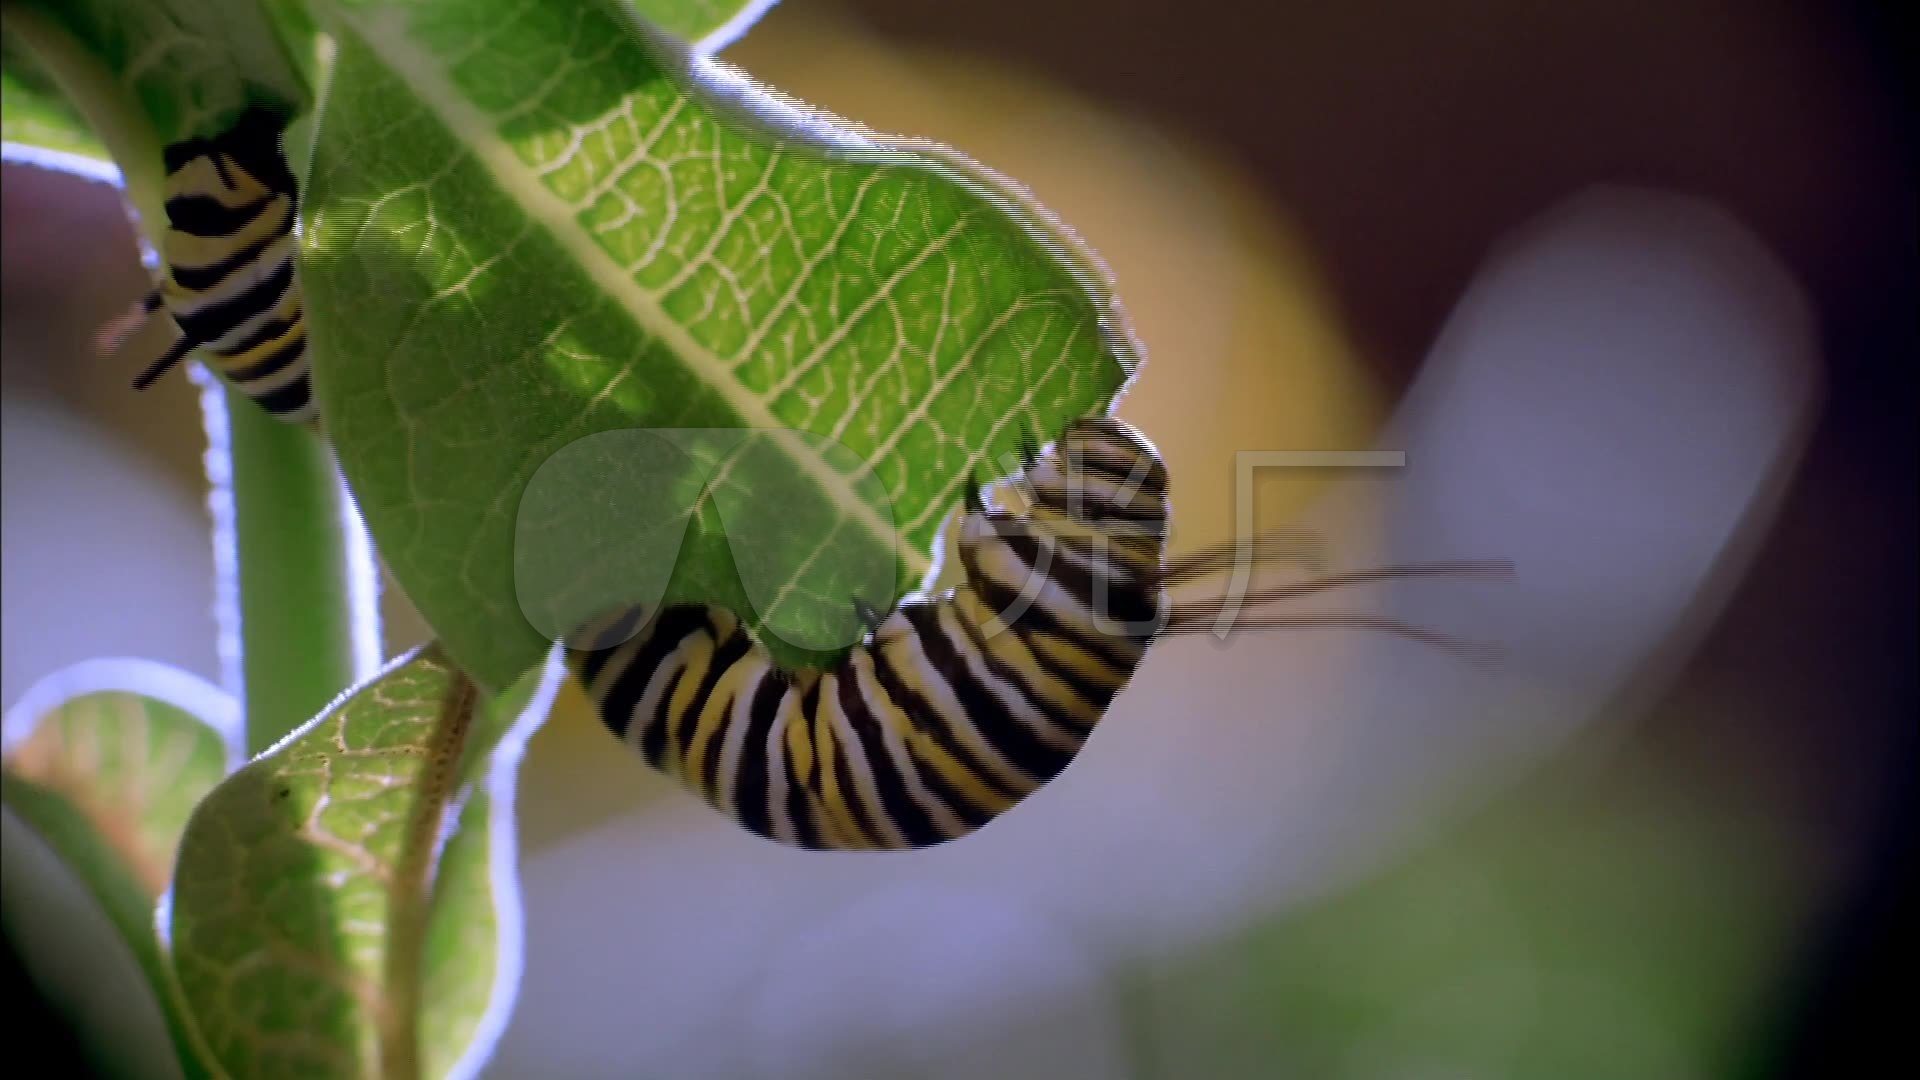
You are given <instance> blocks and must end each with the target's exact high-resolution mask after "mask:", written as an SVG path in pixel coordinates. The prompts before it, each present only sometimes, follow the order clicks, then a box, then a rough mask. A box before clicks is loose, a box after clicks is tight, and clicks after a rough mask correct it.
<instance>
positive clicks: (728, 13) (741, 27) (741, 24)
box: [633, 0, 778, 52]
mask: <svg viewBox="0 0 1920 1080" xmlns="http://www.w3.org/2000/svg"><path fill="white" fill-rule="evenodd" d="M777 2H778V0H633V10H634V11H635V12H636V13H637V14H639V16H640V17H641V18H643V19H645V20H647V21H648V22H650V23H652V24H653V25H655V26H657V27H659V28H660V29H662V30H664V31H666V32H667V33H669V34H672V35H674V36H675V37H679V38H683V39H685V40H686V41H688V42H691V43H692V44H693V45H694V46H695V47H697V48H699V49H700V50H702V51H703V52H715V51H717V50H720V49H724V48H726V47H727V46H728V45H729V44H731V43H733V42H734V41H735V40H736V39H738V38H739V37H740V35H742V34H744V33H746V32H747V30H748V28H750V27H752V26H753V24H754V23H755V22H758V21H759V19H760V16H762V15H765V14H766V13H767V9H768V8H770V7H772V6H773V5H774V4H775V3H777Z"/></svg>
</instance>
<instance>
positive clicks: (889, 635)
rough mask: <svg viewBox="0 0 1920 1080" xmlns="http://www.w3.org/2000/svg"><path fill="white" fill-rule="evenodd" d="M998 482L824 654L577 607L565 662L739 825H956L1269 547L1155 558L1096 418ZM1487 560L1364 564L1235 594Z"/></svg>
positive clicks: (887, 839)
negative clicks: (892, 596)
mask: <svg viewBox="0 0 1920 1080" xmlns="http://www.w3.org/2000/svg"><path fill="white" fill-rule="evenodd" d="M1018 482H1019V485H1020V488H1021V490H1023V491H1024V493H1025V495H1026V501H1027V503H1028V505H1027V506H1026V507H1025V508H1024V510H1022V511H1020V512H1018V513H1016V512H1010V511H1008V510H1004V509H990V508H988V507H987V506H986V505H985V504H984V503H983V501H982V500H981V499H980V498H979V495H978V493H977V492H975V493H973V494H972V495H971V496H970V498H969V500H968V506H967V511H966V516H965V518H964V520H963V522H962V530H961V537H960V540H959V555H960V560H961V565H962V568H963V570H964V581H963V583H962V584H960V585H959V586H957V587H955V588H953V589H951V590H949V591H947V592H945V593H943V594H941V595H939V596H937V597H932V598H916V599H909V600H907V601H906V602H905V603H903V604H902V605H901V606H900V607H899V608H898V609H897V610H894V611H892V612H891V613H888V614H887V615H885V616H884V617H882V616H881V615H880V614H879V613H877V612H873V611H872V610H871V609H869V608H867V607H866V606H865V605H860V604H856V607H857V609H858V611H859V613H860V617H861V619H862V621H863V622H865V623H866V624H867V626H868V633H867V635H866V637H865V638H864V639H863V641H862V642H861V643H860V644H859V645H858V646H857V647H855V648H854V649H853V650H852V651H851V653H850V654H849V655H848V656H847V657H846V659H845V660H843V661H842V662H840V663H839V664H837V665H835V666H833V667H831V668H827V669H824V670H822V669H803V670H783V669H782V668H780V667H779V666H777V665H776V664H775V663H774V661H773V659H772V658H771V656H770V655H769V654H768V652H767V651H766V650H765V649H764V648H763V647H762V646H761V645H759V644H758V643H757V642H756V641H755V640H754V639H753V638H752V637H751V636H750V634H749V631H748V629H747V627H746V626H745V625H743V623H742V622H741V620H740V619H739V618H738V617H736V616H735V615H734V614H733V613H732V612H729V611H727V610H724V609H722V608H717V607H711V606H704V605H687V604H681V605H673V606H668V607H665V608H663V609H660V610H657V611H654V612H652V613H651V614H648V613H647V612H645V611H643V610H641V609H640V608H637V607H626V608H622V609H619V610H615V611H613V612H611V613H609V614H607V615H606V616H604V617H602V618H599V619H596V620H594V621H593V622H592V623H590V624H589V625H588V626H586V627H583V628H582V630H581V631H580V632H579V633H578V634H576V635H575V636H574V637H573V638H572V639H570V642H569V645H568V647H567V649H566V658H567V663H568V666H569V668H570V669H571V671H572V672H573V673H574V675H575V676H576V677H577V678H578V679H579V680H580V682H581V684H582V685H583V686H584V688H585V689H586V691H587V693H588V695H589V696H590V697H591V698H592V699H593V701H594V702H595V705H596V707H597V709H598V712H599V715H600V717H601V720H602V722H603V723H605V725H606V726H607V728H608V729H609V730H611V731H612V732H613V734H614V735H615V736H617V737H618V738H619V739H620V740H621V741H623V742H624V743H626V744H627V745H628V746H630V747H632V748H634V749H636V750H638V751H639V752H640V753H641V754H642V755H643V756H644V757H645V759H646V760H647V761H648V762H649V763H651V765H652V766H653V767H654V768H656V769H659V770H661V771H662V772H664V773H666V774H668V775H670V776H673V777H675V778H677V779H678V780H679V781H680V782H681V783H683V784H684V785H686V786H687V787H688V788H690V789H692V791H693V792H694V793H696V794H697V795H699V796H700V797H701V798H702V799H704V800H705V801H706V802H707V803H709V804H710V805H711V806H713V807H714V808H716V809H718V810H719V811H721V812H722V813H725V814H727V815H728V816H730V817H732V818H733V819H734V820H735V821H736V822H738V823H739V824H740V825H742V826H744V827H745V828H746V829H748V830H750V831H751V832H753V833H755V834H757V835H759V836H762V837H765V838H768V839H770V840H775V841H778V842H781V843H785V844H789V845H795V846H798V847H802V848H814V849H911V848H921V847H927V846H930V845H933V844H938V843H941V842H944V841H948V840H953V839H956V838H958V837H962V836H965V835H967V834H969V833H972V832H974V831H976V830H978V829H980V828H981V827H982V826H984V825H986V824H987V823H988V822H990V821H992V820H994V819H995V818H997V817H999V816H1000V815H1001V814H1003V813H1005V812H1006V811H1008V810H1009V809H1011V808H1012V807H1013V806H1014V805H1015V804H1017V803H1019V802H1020V801H1021V800H1022V799H1024V798H1025V797H1026V796H1028V795H1029V794H1031V793H1032V792H1034V791H1035V790H1037V789H1038V788H1039V787H1040V786H1041V785H1043V784H1046V783H1047V782H1048V781H1050V780H1052V779H1053V778H1054V777H1056V776H1058V775H1059V774H1060V773H1061V771H1062V770H1064V769H1065V768H1066V767H1067V766H1068V764H1069V763H1071V762H1072V761H1073V759H1074V757H1075V756H1076V755H1077V754H1078V753H1079V751H1080V749H1081V747H1082V746H1083V745H1085V743H1086V741H1087V739H1088V738H1089V736H1090V735H1091V734H1092V732H1093V730H1094V728H1095V727H1096V726H1097V725H1098V723H1099V722H1100V719H1101V718H1102V717H1103V716H1104V715H1105V714H1106V712H1107V710H1108V707H1109V705H1110V704H1111V703H1112V702H1113V700H1114V698H1115V696H1116V695H1117V694H1119V693H1120V692H1121V691H1122V690H1123V689H1124V688H1125V687H1126V685H1127V684H1128V682H1129V681H1130V679H1131V678H1132V676H1133V673H1134V671H1135V669H1136V668H1137V666H1138V665H1139V664H1140V662H1141V660H1142V659H1143V657H1144V656H1145V654H1146V652H1147V650H1148V648H1149V646H1150V645H1151V644H1152V642H1153V641H1154V640H1155V639H1156V638H1158V637H1160V636H1161V635H1164V634H1169V633H1178V632H1182V631H1192V630H1201V629H1207V628H1209V627H1210V626H1212V625H1214V623H1213V622H1212V620H1215V619H1216V618H1217V617H1219V616H1220V615H1221V614H1222V613H1223V612H1224V611H1225V609H1226V604H1227V602H1226V601H1225V600H1224V599H1219V598H1216V599H1212V600H1204V601H1199V602H1193V603H1185V604H1174V603H1171V602H1170V601H1169V600H1168V599H1167V596H1166V591H1165V590H1166V589H1167V587H1168V586H1170V585H1173V584H1175V583H1177V582H1179V581H1182V580H1189V579H1194V578H1198V577H1201V576H1204V575H1207V574H1212V573H1216V572H1219V571H1221V570H1224V569H1231V568H1233V567H1234V566H1235V565H1236V559H1239V558H1241V557H1243V556H1248V555H1250V556H1252V557H1253V558H1255V559H1264V558H1270V557H1272V556H1274V555H1275V554H1282V553H1285V552H1283V551H1282V550H1281V549H1280V548H1277V547H1276V546H1275V545H1273V544H1272V543H1271V542H1267V543H1256V544H1254V545H1253V546H1252V547H1250V548H1247V547H1243V546H1241V545H1233V546H1222V547H1220V548H1216V549H1213V550H1210V551H1206V552H1202V553H1200V554H1198V555H1195V556H1191V557H1188V558H1186V559H1183V560H1181V561H1180V562H1178V563H1174V564H1169V563H1167V561H1166V560H1165V558H1164V555H1165V548H1166V539H1167V529H1168V520H1169V503H1168V494H1167V469H1166V467H1165V465H1164V463H1163V462H1162V461H1161V459H1160V457H1159V455H1158V453H1157V452H1156V451H1155V450H1154V448H1153V447H1152V445H1151V444H1149V443H1148V442H1147V440H1146V439H1145V438H1144V437H1142V436H1141V435H1140V433H1139V432H1137V431H1135V430H1134V429H1133V428H1131V427H1130V426H1128V425H1126V424H1125V423H1123V422H1121V421H1118V420H1114V419H1111V418H1106V417H1096V418H1090V419H1085V420H1081V421H1079V422H1077V423H1075V424H1073V425H1072V426H1070V427H1069V428H1068V430H1067V431H1066V432H1065V433H1064V435H1063V436H1062V438H1061V439H1060V440H1059V442H1058V443H1057V444H1056V445H1055V446H1053V447H1049V448H1048V449H1047V451H1046V452H1044V453H1040V452H1037V451H1030V452H1029V453H1028V455H1027V464H1026V467H1025V469H1024V470H1023V471H1022V473H1021V475H1020V476H1019V478H1018ZM1268 539H1269V541H1271V540H1272V539H1273V538H1268ZM1490 570H1491V571H1493V572H1498V571H1499V567H1495V566H1490V565H1487V564H1474V563H1461V564H1441V565H1436V566H1427V567H1407V568H1400V569H1393V570H1376V571H1365V572H1360V573H1350V574H1344V575H1334V576H1327V577H1322V578H1320V579H1317V580H1313V581H1308V582H1305V583H1302V584H1296V585H1294V586H1290V587H1287V588H1283V589H1269V590H1266V591H1264V592H1255V593H1251V594H1249V595H1247V596H1245V597H1243V598H1242V602H1243V603H1245V604H1247V605H1250V606H1252V607H1253V608H1255V609H1259V608H1262V607H1263V606H1264V605H1267V604H1270V603H1273V602H1276V601H1279V600H1285V599H1289V598H1292V597H1295V596H1300V595H1305V594H1307V593H1311V592H1316V591H1320V590H1323V589H1328V588H1333V587H1337V586H1342V585H1349V584H1356V583H1360V582H1364V581H1372V580H1380V579H1382V578H1386V577H1398V576H1408V575H1413V574H1423V573H1453V574H1460V573H1481V572H1487V571H1490ZM1242 625H1251V626H1256V627H1262V628H1273V629H1277V628H1286V627H1324V626H1348V627H1356V626H1357V627H1364V628H1370V629H1379V630H1389V631H1394V632H1398V633H1405V634H1410V635H1413V636H1416V637H1420V638H1423V639H1425V640H1428V641H1430V642H1434V643H1437V644H1441V645H1445V646H1447V647H1451V648H1462V649H1471V648H1472V647H1471V646H1464V645H1460V644H1459V643H1455V642H1451V641H1449V640H1447V639H1444V638H1441V637H1439V636H1438V635H1435V634H1432V633H1430V632H1428V631H1424V630H1420V629H1418V628H1415V627H1410V626H1405V625H1403V624H1399V623H1394V622H1391V621H1389V620H1384V619H1370V618H1367V617H1362V616H1292V617H1288V616H1271V615H1264V616H1262V615H1256V617H1255V618H1253V619H1252V620H1251V621H1249V622H1247V623H1243V624H1242Z"/></svg>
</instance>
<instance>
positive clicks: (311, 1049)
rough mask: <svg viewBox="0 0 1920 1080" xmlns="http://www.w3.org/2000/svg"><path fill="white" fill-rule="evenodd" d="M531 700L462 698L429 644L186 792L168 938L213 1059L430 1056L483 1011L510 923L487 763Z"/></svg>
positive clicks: (342, 1068)
mask: <svg viewBox="0 0 1920 1080" xmlns="http://www.w3.org/2000/svg"><path fill="white" fill-rule="evenodd" d="M529 700H530V699H529V697H528V695H527V694H526V693H525V692H523V689H522V688H520V687H516V693H513V694H509V695H507V696H506V697H505V698H503V699H502V700H500V701H498V702H494V703H491V704H489V703H487V702H486V701H485V700H484V699H479V700H476V699H475V697H474V688H473V686H472V684H471V683H470V682H468V681H467V680H465V679H464V677H462V676H461V675H460V674H459V673H458V672H457V670H456V669H455V668H454V667H453V666H452V664H451V663H450V662H449V661H448V660H447V659H446V657H445V656H444V655H442V654H441V653H440V652H439V651H438V650H437V649H436V648H434V647H432V646H428V647H425V648H422V649H420V650H416V651H415V652H413V653H411V654H408V656H406V657H403V658H402V659H400V660H398V661H396V662H395V663H394V664H393V665H392V666H390V667H389V668H388V669H387V670H386V671H385V672H383V673H382V674H381V675H380V676H378V677H377V678H375V679H374V680H372V681H370V682H369V683H367V684H365V685H364V686H362V687H361V688H359V689H358V690H357V691H356V692H355V693H354V694H352V695H351V696H350V697H348V698H346V699H345V700H344V701H342V702H341V703H339V704H338V705H337V706H336V707H335V708H334V709H332V710H330V711H329V712H327V713H326V714H324V715H322V716H320V717H318V718H317V719H316V720H315V721H313V722H312V723H311V724H309V725H307V726H306V727H304V728H302V729H301V730H300V731H298V732H296V733H295V734H294V735H293V736H292V737H291V738H290V739H289V740H288V741H287V742H285V743H283V744H282V745H281V746H279V747H277V748H276V749H274V750H273V751H271V752H270V753H268V754H266V755H263V756H262V757H260V758H257V759H255V760H254V761H253V762H251V763H250V764H248V765H247V766H246V767H245V768H243V769H241V770H240V771H239V772H237V773H235V774H234V775H233V776H232V777H231V778H230V779H229V780H228V781H227V782H226V783H224V784H222V785H221V786H220V787H219V788H218V789H217V790H215V791H214V792H213V793H212V794H211V795H210V796H209V797H208V798H207V799H206V800H205V801H204V802H203V803H202V805H201V807H200V809H199V810H198V811H197V812H196V813H195V815H194V817H193V820H192V822H191V824H190V825H189V826H188V829H187V834H186V837H185V839H184V841H183V842H182V846H181V854H180V871H179V876H178V880H177V881H176V884H175V886H174V890H173V895H172V906H171V924H170V929H171V940H172V948H173V954H172V955H173V964H174V970H175V971H176V973H177V974H178V978H179V985H180V989H181V993H182V996H183V998H184V999H185V1000H186V1001H187V1003H188V1004H189V1006H190V1007H191V1008H192V1010H193V1012H194V1015H195V1016H196V1017H198V1018H199V1023H200V1027H201V1031H202V1033H203V1035H204V1036H205V1040H206V1044H207V1046H208V1049H209V1051H210V1052H211V1054H212V1055H213V1056H214V1058H215V1059H216V1060H217V1061H219V1062H220V1064H221V1065H222V1066H223V1067H225V1068H226V1069H228V1070H231V1071H232V1072H234V1073H235V1074H238V1075H248V1076H281V1075H306V1074H311V1073H316V1072H319V1073H326V1074H328V1075H349V1074H351V1075H412V1074H413V1073H414V1072H415V1070H416V1069H419V1068H421V1067H425V1070H426V1074H428V1075H445V1074H446V1072H447V1070H448V1068H449V1067H450V1066H451V1065H452V1063H453V1062H455V1061H457V1060H460V1059H462V1058H463V1057H466V1056H467V1055H469V1054H470V1053H472V1052H473V1050H474V1047H473V1045H472V1044H473V1043H474V1041H475V1040H476V1039H477V1038H480V1037H481V1036H482V1034H483V1033H484V1032H487V1031H489V1030H490V1029H497V1027H498V1025H497V1023H495V1022H494V1020H495V1018H497V1017H498V1016H499V1015H500V1014H501V1013H502V1012H503V1010H504V1008H505V1003H506V1002H510V999H511V993H512V987H511V985H509V984H510V983H511V981H512V980H513V979H514V978H515V977H516V976H517V972H515V971H513V970H512V969H511V966H510V964H508V963H503V959H502V958H503V957H509V956H515V955H517V950H518V935H519V924H518V907H517V901H515V900H514V899H513V897H512V896H511V895H510V894H511V892H512V889H513V878H512V866H511V860H512V859H513V858H514V855H513V853H512V850H511V845H510V844H502V843H500V842H499V839H500V838H499V837H496V836H495V832H496V831H497V830H499V829H501V828H507V829H510V828H511V825H510V823H503V822H502V821H501V820H500V819H501V818H502V817H504V816H505V813H506V811H505V810H503V809H502V807H501V805H500V804H501V801H502V799H503V797H505V796H506V795H507V790H506V789H505V788H504V787H503V786H502V784H501V783H500V779H501V778H499V777H495V776H491V774H492V772H493V771H494V766H495V765H496V764H497V762H496V761H495V753H494V748H495V746H496V745H497V744H499V743H500V741H501V739H502V737H503V735H504V734H505V733H506V732H507V731H508V730H509V728H513V727H515V724H516V721H518V720H519V719H521V718H522V708H523V706H526V705H527V703H528V701H529ZM536 707H537V708H539V709H544V707H545V706H544V704H541V705H538V706H536ZM533 719H534V720H535V721H536V722H537V720H538V716H534V717H533ZM522 737H523V736H522ZM514 762H517V753H516V756H515V757H514V759H513V760H512V761H509V762H508V765H509V772H510V768H511V765H512V764H513V763H514ZM508 809H510V807H509V808H508ZM509 835H510V834H509ZM492 1033H493V1034H497V1030H492ZM480 1052H481V1053H484V1052H485V1048H482V1049H481V1051H480Z"/></svg>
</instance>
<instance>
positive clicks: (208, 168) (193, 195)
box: [100, 105, 316, 424]
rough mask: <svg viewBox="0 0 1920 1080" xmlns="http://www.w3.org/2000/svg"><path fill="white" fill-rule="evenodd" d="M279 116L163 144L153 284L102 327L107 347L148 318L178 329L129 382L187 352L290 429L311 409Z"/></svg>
mask: <svg viewBox="0 0 1920 1080" xmlns="http://www.w3.org/2000/svg"><path fill="white" fill-rule="evenodd" d="M285 119H286V118H285V117H284V116H283V115H282V114H280V113H278V112H276V111H274V110H272V109H269V108H267V107H265V106H261V105H254V106H250V107H248V108H247V109H246V111H244V112H243V113H241V115H240V117H239V118H238V119H237V120H236V121H235V122H234V123H233V124H232V125H231V126H229V127H228V128H227V129H226V130H224V131H222V132H221V133H219V134H218V135H215V136H213V137H211V138H192V139H186V140H182V141H180V142H175V143H171V144H169V145H168V146H167V147H166V148H165V150H164V151H163V156H164V162H165V166H166V190H165V196H166V202H165V208H166V214H167V228H166V232H165V234H164V236H163V238H162V243H161V248H162V256H163V262H164V264H165V273H164V275H163V277H162V279H161V282H160V284H159V285H158V286H157V287H156V288H155V289H154V290H153V291H152V292H150V293H148V294H147V295H146V296H145V297H143V298H141V299H140V300H138V301H136V302H135V303H134V305H133V307H132V308H131V309H130V310H128V312H127V313H126V314H125V315H123V316H121V317H120V318H119V319H116V320H114V321H113V322H112V323H109V324H108V325H107V326H106V327H105V328H104V329H103V330H102V332H101V336H100V348H101V351H102V352H107V353H111V352H114V351H116V350H117V349H118V348H119V346H120V344H121V343H122V342H123V341H124V340H125V339H126V338H127V337H128V336H129V335H131V334H132V333H133V332H134V331H136V330H138V329H139V328H140V327H141V325H143V324H144V323H145V322H146V320H147V318H148V317H149V316H151V315H152V314H153V313H154V312H156V311H159V310H161V309H163V308H164V309H165V310H166V312H167V314H168V315H169V316H171V318H172V319H173V322H174V324H175V326H176V327H177V328H178V330H179V336H178V337H176V338H175V339H174V342H173V345H172V346H171V347H170V348H168V349H167V351H166V352H165V353H164V354H162V355H161V356H160V357H159V358H158V359H156V360H154V361H153V362H152V363H151V364H149V365H148V366H147V368H146V369H145V370H144V371H142V372H140V374H139V375H138V376H137V377H135V379H134V380H133V386H134V389H136V390H144V389H146V388H147V387H148V386H150V385H152V384H153V382H154V381H155V380H157V379H159V378H160V376H162V375H164V374H166V372H167V371H168V370H169V369H171V368H172V367H173V366H174V365H175V364H177V363H179V362H180V361H181V360H182V359H183V358H185V357H186V355H187V354H188V353H190V352H192V351H193V350H195V349H200V350H202V351H203V352H204V353H205V354H206V355H207V356H208V357H210V358H211V360H212V363H213V365H214V366H215V367H216V368H217V369H218V370H219V371H220V373H221V374H222V375H224V376H225V377H226V378H227V380H228V381H229V382H230V383H232V384H233V385H234V386H235V387H237V388H238V389H239V390H240V391H241V392H242V393H244V394H246V395H247V396H248V397H250V398H252V399H253V400H254V401H256V402H258V403H259V404H260V405H261V407H263V408H265V409H266V410H267V411H268V412H269V413H271V414H273V415H274V416H276V417H278V418H280V419H281V420H284V421H286V422H288V423H298V424H311V423H313V422H314V420H315V416H316V412H315V408H314V403H313V384H312V380H311V378H310V376H309V365H308V363H307V355H306V351H307V328H306V320H305V318H304V317H303V312H302V309H301V294H300V283H299V280H298V278H297V277H296V276H295V269H294V243H295V241H294V235H293V229H294V222H295V221H296V219H297V217H298V211H299V206H298V199H299V193H298V190H297V185H296V184H295V182H294V178H293V172H292V170H291V169H290V168H288V166H287V159H286V155H285V153H284V152H283V150H282V148H281V143H280V139H281V135H282V134H283V132H284V130H285V126H286V125H285Z"/></svg>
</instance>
